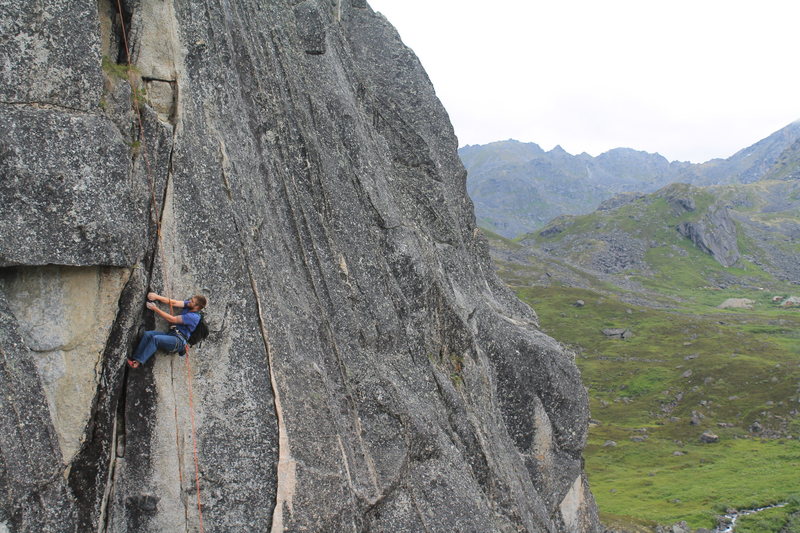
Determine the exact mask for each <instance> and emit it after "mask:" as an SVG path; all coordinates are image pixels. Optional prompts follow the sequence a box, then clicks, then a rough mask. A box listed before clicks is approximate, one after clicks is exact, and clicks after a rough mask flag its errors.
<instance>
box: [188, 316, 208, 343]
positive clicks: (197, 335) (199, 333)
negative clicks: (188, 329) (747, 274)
mask: <svg viewBox="0 0 800 533" xmlns="http://www.w3.org/2000/svg"><path fill="white" fill-rule="evenodd" d="M197 314H198V315H200V322H198V323H197V327H195V328H194V331H192V334H191V335H189V338H188V339H187V342H188V343H189V346H194V345H195V344H197V343H198V342H203V341H204V340H205V338H206V337H208V325H206V316H205V314H204V313H197Z"/></svg>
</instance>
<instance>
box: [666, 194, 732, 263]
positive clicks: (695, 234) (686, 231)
mask: <svg viewBox="0 0 800 533" xmlns="http://www.w3.org/2000/svg"><path fill="white" fill-rule="evenodd" d="M677 230H678V233H680V234H681V235H683V236H684V237H687V238H689V239H691V241H692V242H693V243H694V244H695V246H697V247H698V248H699V249H701V250H702V251H704V252H706V253H707V254H709V255H711V256H712V257H713V258H714V259H716V260H717V262H718V263H719V264H721V265H722V266H724V267H730V266H733V265H735V264H736V262H737V261H739V258H740V257H741V255H740V253H739V246H738V243H737V232H736V223H735V222H734V221H733V218H732V217H731V215H730V213H729V209H728V208H727V207H725V206H721V205H714V206H711V207H710V208H709V210H708V212H707V213H706V214H705V215H704V216H703V218H702V219H700V220H698V221H696V222H681V223H680V224H678V226H677Z"/></svg>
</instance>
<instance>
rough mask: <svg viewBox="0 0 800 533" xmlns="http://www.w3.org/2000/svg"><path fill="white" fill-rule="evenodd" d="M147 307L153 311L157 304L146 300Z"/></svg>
mask: <svg viewBox="0 0 800 533" xmlns="http://www.w3.org/2000/svg"><path fill="white" fill-rule="evenodd" d="M147 308H148V309H150V310H151V311H155V310H156V309H157V308H158V306H157V305H156V304H154V303H153V302H147Z"/></svg>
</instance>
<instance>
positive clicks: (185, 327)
mask: <svg viewBox="0 0 800 533" xmlns="http://www.w3.org/2000/svg"><path fill="white" fill-rule="evenodd" d="M181 317H182V318H183V324H175V327H176V328H177V329H178V331H180V332H181V335H183V337H184V338H185V339H188V338H189V335H191V334H192V332H193V331H194V328H196V327H197V324H199V323H200V314H199V313H195V312H194V311H189V300H185V301H184V302H183V309H182V310H181Z"/></svg>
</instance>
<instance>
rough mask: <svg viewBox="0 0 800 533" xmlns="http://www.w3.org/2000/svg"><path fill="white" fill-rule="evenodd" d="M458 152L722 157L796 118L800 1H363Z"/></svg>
mask: <svg viewBox="0 0 800 533" xmlns="http://www.w3.org/2000/svg"><path fill="white" fill-rule="evenodd" d="M369 3H370V5H371V6H372V7H373V9H375V10H376V11H380V12H381V13H383V14H384V15H386V17H387V18H388V19H389V21H390V22H392V24H394V26H395V27H396V28H397V29H398V31H399V32H400V36H401V37H402V38H403V41H404V42H405V43H406V44H407V45H408V46H410V47H411V48H412V49H413V50H414V51H415V52H416V54H417V56H419V58H420V60H421V61H422V64H423V65H424V66H425V69H426V70H427V72H428V75H429V76H430V78H431V80H432V81H433V85H434V87H435V88H436V93H437V95H438V96H439V98H440V99H441V100H442V102H443V103H444V106H445V107H446V108H447V111H448V113H449V114H450V119H451V121H452V122H453V126H454V127H455V130H456V134H457V135H458V139H459V145H460V146H464V145H466V144H485V143H488V142H492V141H497V140H503V139H509V138H513V139H517V140H520V141H526V142H535V143H538V144H539V145H541V146H542V148H544V149H546V150H549V149H551V148H553V146H555V145H556V144H560V145H561V146H562V147H563V148H564V149H565V150H567V151H568V152H570V153H572V154H578V153H580V152H584V151H585V152H588V153H590V154H591V155H595V156H596V155H598V154H600V153H602V152H604V151H606V150H609V149H611V148H616V147H620V146H624V147H629V148H635V149H637V150H645V151H648V152H659V153H660V154H662V155H664V156H665V157H667V158H668V159H670V160H676V159H677V160H681V161H692V162H703V161H707V160H708V159H711V158H714V157H728V156H730V155H733V153H735V152H736V151H738V150H740V149H742V148H745V147H747V146H749V145H751V144H753V143H755V142H756V141H759V140H761V139H763V138H764V137H766V136H768V135H769V134H771V133H773V132H774V131H777V130H779V129H780V128H782V127H784V126H786V125H787V124H789V123H791V122H793V121H795V120H797V119H800V68H798V63H800V44H799V41H800V38H799V36H800V0H748V1H741V0H547V1H542V0H491V1H489V0H369Z"/></svg>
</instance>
